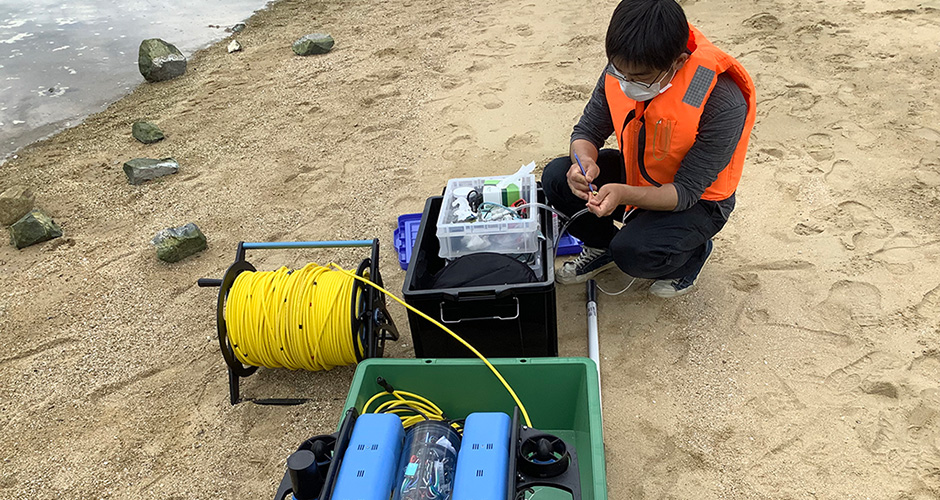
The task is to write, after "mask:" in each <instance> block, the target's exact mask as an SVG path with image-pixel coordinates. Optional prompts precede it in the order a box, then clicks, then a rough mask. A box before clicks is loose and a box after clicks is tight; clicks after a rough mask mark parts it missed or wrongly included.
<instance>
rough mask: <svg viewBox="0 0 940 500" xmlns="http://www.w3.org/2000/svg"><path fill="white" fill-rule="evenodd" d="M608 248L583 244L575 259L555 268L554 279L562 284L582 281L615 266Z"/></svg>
mask: <svg viewBox="0 0 940 500" xmlns="http://www.w3.org/2000/svg"><path fill="white" fill-rule="evenodd" d="M616 265H617V264H615V263H614V258H613V256H612V255H610V250H608V249H606V248H591V247H589V246H585V247H584V248H582V249H581V255H579V256H578V258H577V259H574V260H569V261H568V262H565V263H564V264H563V265H562V266H561V268H560V269H556V270H555V281H557V282H559V283H561V284H562V285H570V284H573V283H584V282H585V281H587V280H589V279H591V278H593V277H594V275H596V274H598V273H600V272H601V271H605V270H607V269H610V268H611V267H614V266H616Z"/></svg>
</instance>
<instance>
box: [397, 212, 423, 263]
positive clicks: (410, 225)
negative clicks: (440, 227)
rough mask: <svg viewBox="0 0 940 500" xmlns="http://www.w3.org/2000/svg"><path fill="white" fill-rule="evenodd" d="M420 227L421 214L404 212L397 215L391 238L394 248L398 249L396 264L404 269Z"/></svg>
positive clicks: (409, 258)
mask: <svg viewBox="0 0 940 500" xmlns="http://www.w3.org/2000/svg"><path fill="white" fill-rule="evenodd" d="M420 227H421V214H419V213H418V214H405V215H400V216H398V229H396V230H395V234H394V236H393V240H394V242H395V250H398V265H400V266H401V268H402V269H403V270H405V271H407V270H408V262H410V261H411V249H412V247H414V246H415V238H417V237H418V229H419V228H420Z"/></svg>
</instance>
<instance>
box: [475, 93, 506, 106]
mask: <svg viewBox="0 0 940 500" xmlns="http://www.w3.org/2000/svg"><path fill="white" fill-rule="evenodd" d="M480 99H481V100H482V101H483V107H484V108H486V109H496V108H499V107H501V106H502V105H503V101H502V100H501V99H500V98H499V97H497V96H496V94H494V93H492V92H484V93H482V94H480Z"/></svg>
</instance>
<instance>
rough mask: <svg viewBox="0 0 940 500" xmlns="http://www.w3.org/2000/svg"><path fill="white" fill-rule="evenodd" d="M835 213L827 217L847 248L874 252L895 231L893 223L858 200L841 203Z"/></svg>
mask: <svg viewBox="0 0 940 500" xmlns="http://www.w3.org/2000/svg"><path fill="white" fill-rule="evenodd" d="M836 208H837V210H836V212H835V213H833V214H831V215H830V216H828V217H827V218H828V219H829V220H830V221H831V222H832V223H833V225H834V226H835V229H836V230H837V232H836V234H838V235H839V236H840V240H841V241H842V244H843V245H844V246H845V248H846V250H857V251H860V252H873V251H875V250H877V249H878V248H880V247H881V246H882V243H880V242H881V241H882V240H884V239H885V238H887V237H888V236H890V235H891V234H892V233H893V232H894V227H892V226H891V223H889V222H888V221H886V220H885V219H882V218H881V217H879V216H878V215H877V214H876V213H875V211H874V210H872V209H871V208H870V207H868V206H867V205H863V204H861V203H859V202H857V201H845V202H842V203H840V204H839V205H838V206H837V207H836Z"/></svg>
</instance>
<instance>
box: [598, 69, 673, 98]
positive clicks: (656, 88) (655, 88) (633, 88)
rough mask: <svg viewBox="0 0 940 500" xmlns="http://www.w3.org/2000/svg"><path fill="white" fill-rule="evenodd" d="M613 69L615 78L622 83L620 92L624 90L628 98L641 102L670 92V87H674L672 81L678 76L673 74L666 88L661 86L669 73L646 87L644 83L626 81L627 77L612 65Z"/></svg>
mask: <svg viewBox="0 0 940 500" xmlns="http://www.w3.org/2000/svg"><path fill="white" fill-rule="evenodd" d="M611 68H612V69H613V71H614V72H615V73H614V76H615V77H616V78H617V81H618V82H619V83H620V90H622V91H623V93H624V94H626V96H627V97H629V98H630V99H633V100H634V101H641V102H642V101H648V100H650V99H652V98H654V97H656V96H658V95H659V94H662V93H663V92H665V91H666V90H669V87H672V83H671V82H672V79H673V78H675V76H676V73H675V72H672V77H670V78H669V82H666V85H665V86H661V85H662V80H663V78H666V75H668V74H669V73H668V72H667V73H663V76H662V77H660V79H659V81H657V82H655V83H653V84H652V85H650V86H646V85H644V84H642V83H637V82H628V81H626V77H624V76H623V75H621V74H620V72H619V71H616V69H615V68H613V66H612V65H611ZM670 71H672V70H671V69H670Z"/></svg>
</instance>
